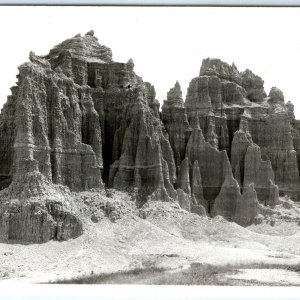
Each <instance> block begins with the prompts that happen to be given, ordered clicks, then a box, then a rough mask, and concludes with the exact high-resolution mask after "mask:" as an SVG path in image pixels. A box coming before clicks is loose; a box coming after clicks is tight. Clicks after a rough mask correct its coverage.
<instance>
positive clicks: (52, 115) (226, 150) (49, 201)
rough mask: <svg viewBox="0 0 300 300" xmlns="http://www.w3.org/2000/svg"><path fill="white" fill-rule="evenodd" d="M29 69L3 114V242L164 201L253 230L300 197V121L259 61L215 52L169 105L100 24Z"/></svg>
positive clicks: (58, 232) (78, 231) (64, 234)
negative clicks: (253, 63)
mask: <svg viewBox="0 0 300 300" xmlns="http://www.w3.org/2000/svg"><path fill="white" fill-rule="evenodd" d="M199 63H200V62H199ZM17 78H18V82H17V84H16V86H13V87H12V88H11V91H12V94H11V95H10V96H8V99H7V102H6V104H5V105H4V107H3V109H2V111H1V115H0V189H1V191H0V241H1V242H9V241H20V242H29V243H41V242H47V241H49V240H51V239H54V240H68V239H70V238H77V237H79V236H80V235H82V234H83V233H84V231H85V230H87V229H86V227H85V224H86V223H87V222H88V221H87V220H89V221H90V222H93V223H101V220H102V219H104V218H108V219H109V220H110V221H111V222H112V223H114V222H117V221H118V219H120V218H122V216H123V215H126V214H127V213H128V214H135V215H136V216H138V217H139V218H141V219H147V217H148V215H147V212H148V211H149V210H147V207H148V208H149V205H152V204H153V203H161V202H163V203H162V206H161V210H162V208H164V207H168V206H169V208H170V209H171V208H173V209H175V208H176V209H177V210H181V209H182V210H185V211H187V212H188V213H190V214H196V215H199V216H200V217H201V218H202V217H203V218H207V220H211V219H210V218H214V217H216V216H221V217H223V218H224V219H226V220H228V221H230V222H235V223H237V224H239V225H241V226H243V227H246V226H250V225H251V224H259V223H260V222H263V219H264V218H265V216H267V215H272V210H274V209H275V208H276V206H277V205H279V204H280V203H282V202H280V201H281V200H280V199H281V198H283V197H286V198H290V199H292V200H293V201H297V200H298V198H299V196H298V195H300V194H299V193H300V180H299V171H300V170H299V167H300V135H299V130H300V121H298V120H295V116H294V113H293V109H294V107H293V104H292V103H291V102H287V103H286V102H285V100H284V95H283V93H282V92H281V90H280V89H278V88H276V87H273V88H272V89H271V91H270V92H269V94H267V93H266V92H265V90H264V81H263V80H262V79H261V78H260V77H259V76H258V75H255V74H253V73H252V72H251V71H250V70H248V69H247V70H245V71H243V72H240V71H239V70H238V69H237V67H236V66H235V65H234V64H232V65H229V64H227V63H225V62H222V61H221V60H220V59H211V58H207V59H204V60H203V62H202V65H201V68H200V73H199V76H197V77H195V78H193V79H192V80H191V82H190V84H189V87H188V90H187V95H186V99H185V101H184V100H183V98H182V91H181V87H180V84H179V83H178V82H176V83H175V85H174V87H172V88H171V89H170V91H169V92H168V94H167V100H165V101H164V103H163V105H162V107H161V109H160V104H159V101H158V100H157V99H156V94H155V88H154V86H152V85H151V84H150V83H148V82H144V81H143V80H142V78H141V77H139V76H138V75H136V74H135V72H134V62H133V60H132V59H130V60H129V61H128V62H127V63H119V62H114V61H113V58H112V52H111V50H110V49H109V48H107V47H105V46H103V45H100V44H99V43H98V40H97V38H96V37H95V36H94V32H93V31H90V32H88V33H86V34H85V35H84V36H81V35H80V34H78V35H76V36H75V37H73V38H70V39H67V40H65V41H64V42H62V43H60V44H59V45H57V46H55V47H54V48H53V49H51V50H50V52H49V54H48V55H45V56H37V55H35V54H34V53H33V52H31V53H30V61H29V62H26V63H24V64H22V65H21V66H20V67H19V74H18V75H17ZM116 195H117V196H118V199H117V200H116V201H114V197H117V196H116ZM122 197H123V198H124V201H123V200H122ZM286 203H289V205H290V206H292V205H293V204H292V203H293V202H292V201H290V200H289V202H286ZM174 207H175V208H174ZM166 209H168V208H166ZM162 213H163V212H162ZM217 219H218V218H217ZM209 222H210V221H209ZM212 226H213V225H212ZM195 230H197V228H195ZM145 238H146V237H145Z"/></svg>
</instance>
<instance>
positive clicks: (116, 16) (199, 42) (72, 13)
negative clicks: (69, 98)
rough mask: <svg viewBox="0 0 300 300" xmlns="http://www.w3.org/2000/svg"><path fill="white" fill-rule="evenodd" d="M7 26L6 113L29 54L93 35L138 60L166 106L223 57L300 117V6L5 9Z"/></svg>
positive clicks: (1, 56) (2, 86)
mask: <svg viewBox="0 0 300 300" xmlns="http://www.w3.org/2000/svg"><path fill="white" fill-rule="evenodd" d="M0 28H1V48H0V107H2V105H3V104H4V103H5V102H6V98H7V95H9V94H10V87H11V86H13V85H15V82H16V81H17V79H16V75H17V73H18V70H17V67H18V66H19V65H21V64H22V63H24V62H26V61H28V60H29V52H30V51H34V52H35V53H36V54H37V55H45V54H47V53H48V52H49V50H50V49H51V48H52V47H54V46H55V45H57V44H58V43H60V42H62V41H63V40H65V39H67V38H70V37H73V36H75V35H76V34H78V33H81V34H85V33H86V32H88V31H89V30H91V29H93V30H94V31H95V36H97V37H98V39H99V43H100V44H103V45H105V46H108V47H110V48H111V49H112V52H113V60H114V61H118V62H127V61H128V60H129V59H130V58H132V59H133V61H134V63H135V71H136V73H137V74H138V75H139V76H141V77H142V78H143V80H144V81H149V82H150V83H151V84H153V85H154V86H155V89H156V97H157V99H158V100H159V101H160V102H161V103H163V100H165V99H166V96H167V92H168V91H169V89H170V88H171V87H173V86H174V84H175V82H176V80H178V81H179V82H180V84H181V87H182V91H183V97H184V99H185V95H186V90H187V87H188V84H189V82H190V81H191V80H192V79H193V78H194V77H196V76H198V75H199V70H200V66H201V62H202V60H203V59H205V58H207V57H211V58H220V59H221V60H223V61H225V62H228V63H230V64H231V63H232V62H234V63H235V65H236V66H237V68H238V69H239V71H243V70H245V69H247V68H248V69H250V70H252V71H253V72H254V73H255V74H257V75H259V76H261V77H262V78H263V80H264V81H265V90H266V92H267V94H268V93H269V91H270V89H271V87H272V86H276V87H278V88H280V89H281V90H282V91H283V93H284V95H285V100H286V102H287V101H288V100H290V101H292V102H293V104H294V106H295V115H296V117H297V118H298V119H300V74H299V72H300V8H282V7H278V8H249V7H248V8H241V7H240V8H232V7H227V8H221V7H219V8H217V7H210V8H209V7H86V6H85V7H62V6H61V7H54V6H53V7H49V6H48V7H43V6H30V7H29V6H22V7H18V6H14V7H7V6H2V7H0Z"/></svg>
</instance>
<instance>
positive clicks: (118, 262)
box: [0, 190, 300, 285]
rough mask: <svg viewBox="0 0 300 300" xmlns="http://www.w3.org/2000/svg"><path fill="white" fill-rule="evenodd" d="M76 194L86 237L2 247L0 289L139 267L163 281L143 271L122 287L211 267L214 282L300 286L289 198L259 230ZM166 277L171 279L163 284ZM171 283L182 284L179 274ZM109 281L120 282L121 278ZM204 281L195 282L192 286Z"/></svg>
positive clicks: (172, 207) (173, 209)
mask: <svg viewBox="0 0 300 300" xmlns="http://www.w3.org/2000/svg"><path fill="white" fill-rule="evenodd" d="M72 195H73V197H74V199H75V201H76V203H77V204H76V205H77V206H78V207H79V209H78V214H79V215H80V217H81V219H82V220H83V222H84V234H83V235H82V236H80V237H78V238H76V239H73V240H68V241H64V242H57V241H50V242H47V243H43V244H28V245H24V244H18V243H10V244H5V243H2V244H0V276H1V279H2V283H6V282H7V281H18V282H31V283H46V282H50V281H52V282H53V281H57V280H66V279H74V278H78V277H79V278H80V277H83V276H85V277H86V276H90V275H92V276H96V275H98V274H103V273H114V272H120V271H123V272H125V273H124V274H125V275H126V271H132V270H137V269H138V270H145V271H147V270H156V271H155V272H158V273H159V272H160V273H161V274H160V275H159V278H160V279H159V280H155V278H157V276H156V275H157V274H156V273H155V272H154V273H155V274H154V273H153V272H152V273H151V272H149V274H148V275H149V276H147V272H146V273H145V274H146V275H145V274H142V276H137V277H134V276H133V277H132V280H131V281H130V280H129V281H128V280H127V281H126V278H128V276H124V281H123V282H127V283H150V284H151V283H154V284H155V283H166V284H170V283H172V282H170V280H171V279H172V276H173V275H172V276H171V275H170V274H183V273H182V272H187V270H192V269H193V268H195V266H196V267H197V266H205V268H207V267H208V266H211V267H212V268H215V269H213V270H215V271H216V272H215V273H218V270H222V272H221V274H215V273H214V279H216V280H215V281H214V282H211V283H210V284H242V285H243V284H245V285H247V284H249V283H251V282H252V283H253V284H267V285H268V284H272V285H274V284H275V285H300V276H299V273H297V272H296V271H294V270H296V267H295V266H297V265H299V264H300V230H299V229H300V227H299V224H298V222H299V221H298V219H297V217H296V216H297V215H298V216H299V205H298V204H293V202H291V201H290V200H289V199H287V198H281V199H280V204H279V205H277V206H276V207H275V209H273V210H270V211H267V212H266V211H265V212H264V214H265V215H264V216H262V215H261V216H260V217H261V220H260V222H261V223H260V224H257V225H251V226H250V227H247V228H243V227H241V226H239V225H237V224H235V223H232V222H228V221H226V220H225V219H223V218H222V217H215V218H213V219H211V218H208V217H203V216H198V215H196V214H192V213H189V212H187V211H185V210H183V209H181V208H180V207H179V205H178V204H176V203H174V204H170V203H164V202H150V203H148V204H147V205H146V206H144V207H143V208H140V209H137V208H136V207H135V205H134V202H133V201H132V198H131V197H130V196H129V195H127V194H126V193H121V192H117V191H114V190H111V191H109V192H108V193H107V192H106V193H104V192H102V194H99V192H85V193H79V194H75V193H74V194H72ZM191 264H192V269H191V268H190V266H191ZM288 266H293V268H292V271H291V270H288ZM253 268H255V270H254V269H253ZM238 269H241V270H240V271H238ZM227 271H228V272H227ZM166 272H167V273H166ZM180 272H181V273H180ZM188 272H189V274H193V273H191V271H188ZM142 273H143V272H142ZM153 274H154V275H155V276H156V277H155V276H154V275H153ZM165 274H168V276H167V277H168V278H171V279H169V280H168V281H164V279H163V278H166V276H165ZM185 274H186V273H185ZM197 274H198V273H197V272H196V273H194V275H193V276H194V277H196V276H197ZM185 277H186V276H185ZM173 278H174V282H173V283H177V284H180V283H181V282H180V280H178V276H175V277H174V276H173ZM171 281H172V280H171ZM99 282H101V281H99ZM104 282H105V281H104ZM108 282H111V283H120V282H122V276H121V277H120V276H118V277H117V279H115V280H111V281H108ZM199 283H200V284H201V282H199V280H198V281H197V278H194V280H193V281H191V282H190V284H199ZM204 283H205V282H204ZM183 284H189V283H188V282H183Z"/></svg>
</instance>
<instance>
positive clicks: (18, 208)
mask: <svg viewBox="0 0 300 300" xmlns="http://www.w3.org/2000/svg"><path fill="white" fill-rule="evenodd" d="M26 164H27V165H29V166H32V165H34V163H32V162H30V163H28V162H26ZM35 166H36V168H35V169H34V170H28V171H27V172H26V173H25V172H24V173H23V174H22V175H21V174H19V175H18V176H14V180H13V182H12V183H11V185H10V186H9V187H8V188H6V189H4V190H3V191H1V192H0V224H1V226H0V241H1V242H7V241H22V242H28V243H42V242H47V241H49V240H51V239H55V240H59V241H64V240H68V239H70V238H76V237H78V236H80V235H81V234H82V232H83V225H82V222H81V220H80V218H79V217H78V216H77V213H76V212H73V211H72V210H70V209H67V208H66V206H67V203H68V202H69V200H67V198H66V196H64V195H63V194H62V193H60V192H58V190H57V189H55V187H54V186H53V185H52V184H51V183H50V182H48V181H47V179H46V178H45V176H44V175H42V174H41V173H40V172H39V171H38V168H37V167H38V164H37V162H36V161H35Z"/></svg>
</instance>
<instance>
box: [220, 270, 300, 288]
mask: <svg viewBox="0 0 300 300" xmlns="http://www.w3.org/2000/svg"><path fill="white" fill-rule="evenodd" d="M238 271H239V272H238V273H237V274H228V275H225V277H226V278H229V279H234V280H247V281H250V280H255V281H258V282H262V283H267V284H277V285H295V286H299V285H300V274H299V273H296V272H292V271H288V270H285V269H242V270H238Z"/></svg>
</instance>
